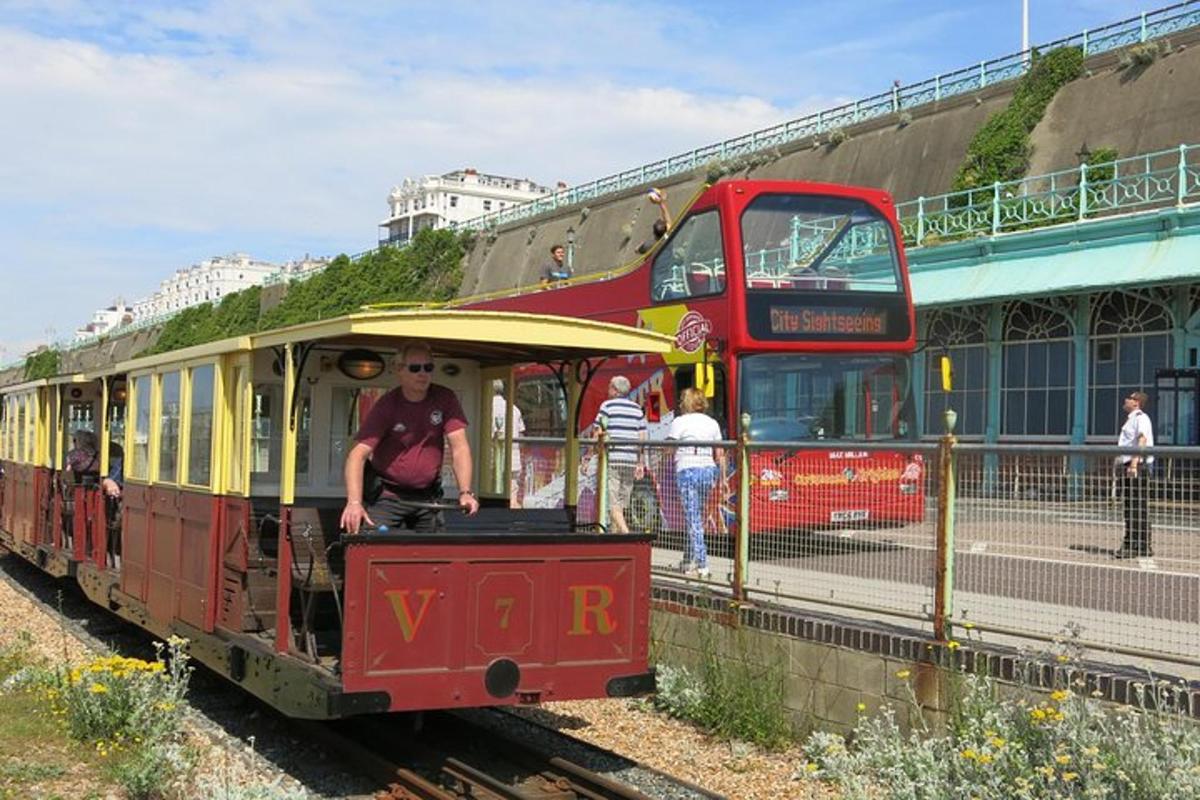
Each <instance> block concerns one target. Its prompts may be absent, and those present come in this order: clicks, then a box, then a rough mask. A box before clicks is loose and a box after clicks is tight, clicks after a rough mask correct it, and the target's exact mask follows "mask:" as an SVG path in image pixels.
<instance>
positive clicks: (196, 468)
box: [186, 364, 214, 486]
mask: <svg viewBox="0 0 1200 800" xmlns="http://www.w3.org/2000/svg"><path fill="white" fill-rule="evenodd" d="M213 380H214V367H213V365H212V364H205V365H204V366H202V367H193V368H192V370H191V371H190V373H189V375H188V385H189V387H190V389H189V391H188V459H187V478H186V482H187V483H188V484H190V485H192V486H208V485H210V484H211V483H212V432H213V389H214V386H213Z"/></svg>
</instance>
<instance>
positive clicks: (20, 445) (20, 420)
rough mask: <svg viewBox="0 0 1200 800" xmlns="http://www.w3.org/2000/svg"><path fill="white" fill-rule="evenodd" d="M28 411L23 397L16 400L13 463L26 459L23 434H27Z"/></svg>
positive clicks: (22, 461)
mask: <svg viewBox="0 0 1200 800" xmlns="http://www.w3.org/2000/svg"><path fill="white" fill-rule="evenodd" d="M27 413H28V409H27V406H26V404H25V398H24V397H18V398H17V437H16V439H17V452H16V458H15V459H14V460H15V461H18V462H21V463H24V462H25V461H27V460H28V459H27V458H26V457H25V455H26V454H25V434H26V433H27V432H28V430H27V429H28V427H29V426H28V425H27V424H26V421H27Z"/></svg>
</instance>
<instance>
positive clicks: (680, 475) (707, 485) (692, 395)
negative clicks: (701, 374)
mask: <svg viewBox="0 0 1200 800" xmlns="http://www.w3.org/2000/svg"><path fill="white" fill-rule="evenodd" d="M707 411H708V398H707V397H705V396H704V392H702V391H700V390H699V389H694V388H690V387H689V388H687V389H684V390H683V393H682V394H681V396H680V398H679V416H677V417H675V419H673V420H672V421H671V427H670V429H669V430H668V431H667V438H668V439H674V440H676V441H688V440H691V441H694V442H715V441H717V440H719V439H720V438H721V426H720V425H718V424H717V421H716V420H715V419H713V418H712V417H710V416H709V415H708V414H707V413H706V412H707ZM726 475H727V473H726V471H725V451H724V450H720V449H718V450H717V453H716V458H715V459H714V458H713V449H712V448H711V447H677V448H675V485H676V486H678V487H679V499H680V501H681V503H682V505H683V518H684V521H685V522H686V523H687V535H688V544H687V552H686V555H685V557H684V559H683V563H681V564H680V565H679V569H680V571H682V572H683V573H685V574H687V575H691V576H692V577H698V578H708V577H709V575H710V574H711V573H710V572H709V570H708V551H707V549H706V548H705V546H704V510H705V508H706V507H707V506H708V496H709V493H710V492H712V489H713V487H714V486H716V485H717V483H718V482H720V483H721V485H722V486H723V487H725V488H726V489H728V483H727V481H728V479H727V478H726Z"/></svg>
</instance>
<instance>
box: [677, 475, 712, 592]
mask: <svg viewBox="0 0 1200 800" xmlns="http://www.w3.org/2000/svg"><path fill="white" fill-rule="evenodd" d="M675 483H676V485H677V486H678V487H679V499H680V501H681V502H682V503H683V519H684V521H685V522H686V523H687V535H688V552H687V554H686V557H685V559H684V560H685V561H690V562H692V563H693V564H695V565H696V568H697V569H707V568H708V551H707V550H706V549H705V547H704V507H705V505H706V504H707V503H708V493H709V492H711V491H712V488H713V486H715V485H716V483H717V468H716V467H715V466H713V467H688V468H687V469H681V470H679V471H678V472H676V473H675Z"/></svg>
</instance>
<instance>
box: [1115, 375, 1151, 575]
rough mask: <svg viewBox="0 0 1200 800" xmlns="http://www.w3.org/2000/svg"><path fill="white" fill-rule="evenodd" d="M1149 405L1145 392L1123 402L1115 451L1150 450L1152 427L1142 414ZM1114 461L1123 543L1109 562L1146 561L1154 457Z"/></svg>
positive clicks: (1145, 415)
mask: <svg viewBox="0 0 1200 800" xmlns="http://www.w3.org/2000/svg"><path fill="white" fill-rule="evenodd" d="M1149 401H1150V398H1149V397H1147V396H1146V393H1145V392H1133V393H1131V394H1130V395H1129V397H1126V398H1125V411H1126V412H1127V413H1128V414H1129V416H1128V417H1126V419H1125V424H1124V425H1122V426H1121V433H1120V434H1119V435H1118V437H1117V446H1118V447H1154V425H1153V424H1152V423H1151V422H1150V415H1149V414H1147V413H1146V405H1147V404H1148V403H1149ZM1117 459H1118V460H1117V473H1118V475H1117V476H1118V477H1119V478H1120V480H1121V500H1122V503H1123V505H1124V510H1125V539H1124V540H1123V541H1122V542H1121V548H1120V549H1119V550H1116V551H1115V552H1114V553H1113V558H1146V557H1148V556H1152V555H1154V551H1153V550H1151V549H1150V509H1149V499H1150V477H1151V475H1152V474H1153V471H1154V456H1142V455H1140V454H1136V453H1131V454H1129V455H1121V456H1118V457H1117Z"/></svg>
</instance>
